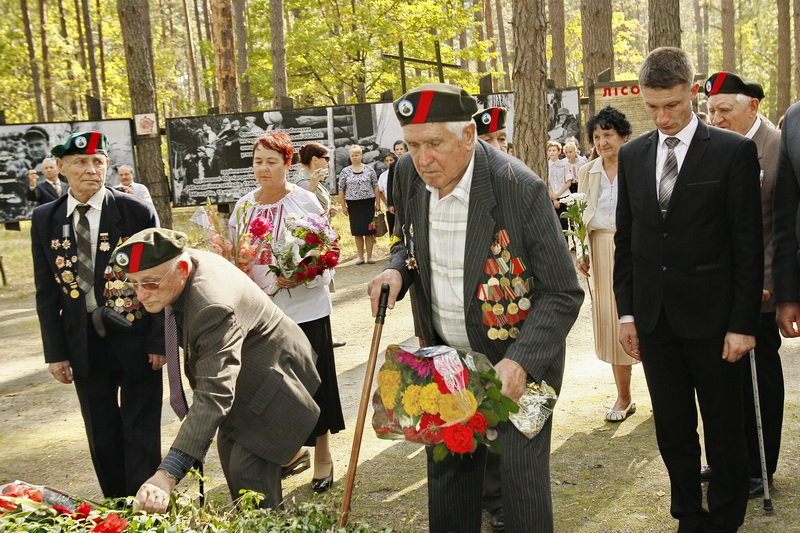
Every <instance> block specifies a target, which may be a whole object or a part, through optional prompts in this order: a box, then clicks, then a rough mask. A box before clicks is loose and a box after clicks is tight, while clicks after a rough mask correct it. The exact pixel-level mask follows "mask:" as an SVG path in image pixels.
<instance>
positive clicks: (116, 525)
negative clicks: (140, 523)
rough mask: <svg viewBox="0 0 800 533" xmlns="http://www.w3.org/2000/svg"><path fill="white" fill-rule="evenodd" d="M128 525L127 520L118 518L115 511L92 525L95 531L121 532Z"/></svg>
mask: <svg viewBox="0 0 800 533" xmlns="http://www.w3.org/2000/svg"><path fill="white" fill-rule="evenodd" d="M126 527H128V521H127V520H125V519H124V518H120V516H119V515H118V514H117V513H111V514H110V515H108V516H107V517H106V519H105V520H103V521H102V522H100V523H99V524H97V525H96V526H94V528H93V529H92V531H93V532H95V533H121V532H122V531H125V528H126Z"/></svg>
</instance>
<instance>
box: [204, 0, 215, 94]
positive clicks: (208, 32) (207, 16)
mask: <svg viewBox="0 0 800 533" xmlns="http://www.w3.org/2000/svg"><path fill="white" fill-rule="evenodd" d="M200 1H201V2H203V20H204V21H205V26H206V39H207V40H208V41H209V42H210V43H211V44H212V45H213V44H214V37H213V36H212V35H211V8H210V7H208V0H200ZM210 81H211V98H212V100H210V101H209V102H208V105H209V106H214V107H218V106H219V93H218V92H217V76H216V75H215V76H212V77H211V80H210Z"/></svg>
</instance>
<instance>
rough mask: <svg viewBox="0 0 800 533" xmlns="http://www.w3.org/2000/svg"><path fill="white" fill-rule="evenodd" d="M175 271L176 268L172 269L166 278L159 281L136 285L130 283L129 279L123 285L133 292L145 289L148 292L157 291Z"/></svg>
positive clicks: (165, 275)
mask: <svg viewBox="0 0 800 533" xmlns="http://www.w3.org/2000/svg"><path fill="white" fill-rule="evenodd" d="M173 270H175V267H174V266H173V267H172V268H170V269H169V270H167V273H166V274H164V277H163V278H161V279H160V280H158V281H144V282H142V283H136V282H133V281H130V280H129V279H128V278H125V281H124V282H123V283H125V286H126V288H128V289H133V290H137V289H145V290H148V291H156V290H158V289H159V288H161V284H162V283H164V280H165V279H167V276H169V275H170V274H171V273H172V271H173Z"/></svg>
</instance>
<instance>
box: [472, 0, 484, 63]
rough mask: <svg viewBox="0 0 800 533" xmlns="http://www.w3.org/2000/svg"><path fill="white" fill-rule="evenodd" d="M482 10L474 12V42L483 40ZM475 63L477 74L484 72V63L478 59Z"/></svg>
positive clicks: (478, 0)
mask: <svg viewBox="0 0 800 533" xmlns="http://www.w3.org/2000/svg"><path fill="white" fill-rule="evenodd" d="M476 1H477V2H482V1H483V0H476ZM483 27H484V24H483V9H476V10H475V29H474V31H475V40H477V41H482V40H484V36H483ZM475 62H476V63H477V64H478V72H486V61H481V60H480V59H476V60H475Z"/></svg>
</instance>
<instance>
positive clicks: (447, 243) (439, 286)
mask: <svg viewBox="0 0 800 533" xmlns="http://www.w3.org/2000/svg"><path fill="white" fill-rule="evenodd" d="M474 168H475V155H474V154H473V156H472V160H471V161H470V163H469V166H467V170H466V171H465V172H464V176H463V177H462V178H461V180H460V181H459V182H458V184H457V185H456V187H455V189H453V191H452V192H451V193H450V194H448V195H447V196H445V197H444V198H441V199H440V198H439V190H438V189H435V188H433V187H430V186H427V189H428V191H430V193H431V196H430V204H429V213H428V227H429V229H428V236H429V240H430V242H429V246H430V257H431V310H432V312H433V317H432V318H433V327H434V328H435V329H436V333H438V334H439V336H440V337H441V338H442V339H443V340H444V342H446V343H447V344H448V345H449V346H452V347H453V348H459V349H466V350H468V349H470V345H469V336H468V335H467V326H466V321H465V320H464V310H465V307H464V252H465V248H466V241H467V217H468V214H469V191H470V189H471V187H472V173H473V170H474Z"/></svg>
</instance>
